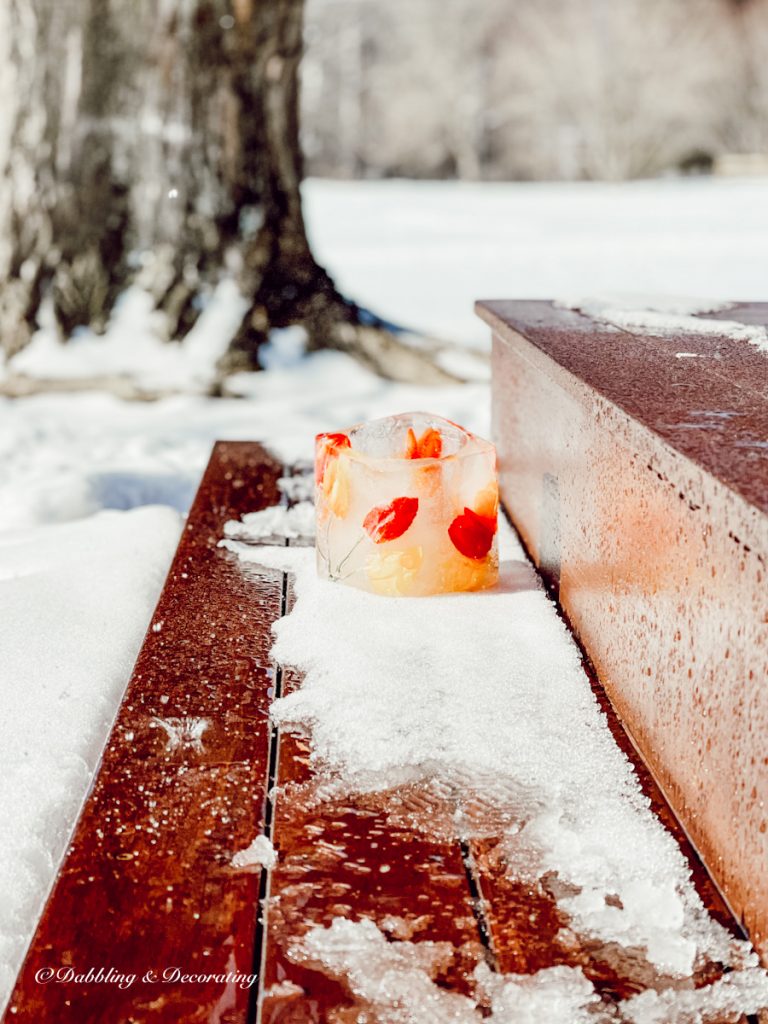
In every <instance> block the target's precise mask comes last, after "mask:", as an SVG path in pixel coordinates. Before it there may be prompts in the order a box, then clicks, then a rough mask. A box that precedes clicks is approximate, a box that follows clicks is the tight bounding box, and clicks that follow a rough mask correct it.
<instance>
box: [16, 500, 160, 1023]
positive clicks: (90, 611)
mask: <svg viewBox="0 0 768 1024" xmlns="http://www.w3.org/2000/svg"><path fill="white" fill-rule="evenodd" d="M178 534H179V516H178V515H177V513H175V512H173V511H171V510H170V509H167V508H144V509H138V510H136V511H133V512H130V513H119V512H101V513H99V514H98V515H96V516H93V517H92V518H89V519H84V520H82V521H80V522H78V523H67V524H62V525H58V526H48V527H43V528H37V529H28V530H24V531H19V532H10V531H8V532H5V533H1V534H0V607H2V615H0V652H1V658H2V660H1V661H0V689H1V691H2V706H3V714H2V716H0V859H1V860H2V865H3V869H2V872H0V1005H1V1004H2V1003H3V1001H4V999H5V997H6V995H7V993H8V991H9V988H10V985H11V983H12V980H13V976H14V974H15V971H16V969H17V968H18V965H19V963H20V961H21V957H22V955H23V952H24V949H25V946H26V943H27V942H28V940H29V937H30V933H31V928H32V926H33V923H34V921H35V920H36V919H37V916H38V914H39V913H40V910H41V908H42V905H43V901H44V899H45V896H46V893H47V891H48V888H49V886H50V884H51V881H52V879H53V876H54V873H55V871H56V868H57V865H58V862H59V858H60V857H61V855H62V853H63V852H64V848H65V846H66V843H67V840H68V837H69V832H70V829H71V827H72V825H73V824H74V820H75V817H76V815H77V812H78V810H79V808H80V805H81V802H82V800H83V798H84V796H85V794H86V791H87V789H88V786H89V784H90V780H91V775H92V772H93V769H94V767H95V765H96V763H97V761H98V758H99V755H100V753H101V748H102V745H103V743H104V738H105V736H106V734H107V732H108V730H109V726H110V725H111V723H112V720H113V718H114V714H115V708H116V706H117V704H118V703H119V701H120V698H121V696H122V693H123V690H124V688H125V684H126V682H127V681H128V677H129V675H130V671H131V668H132V666H133V661H134V659H135V656H136V653H137V651H138V648H139V645H140V643H141V640H142V637H143V634H144V630H145V629H146V626H147V623H148V621H149V617H150V614H151V611H152V608H153V607H154V604H155V601H156V599H157V595H158V592H159V590H160V586H161V584H162V582H163V579H164V577H165V572H166V569H167V567H168V561H169V559H170V555H171V552H172V551H173V548H174V547H175V545H176V542H177V540H178Z"/></svg>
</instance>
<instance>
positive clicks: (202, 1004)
mask: <svg viewBox="0 0 768 1024" xmlns="http://www.w3.org/2000/svg"><path fill="white" fill-rule="evenodd" d="M280 473H281V467H280V466H279V465H278V464H277V463H276V462H275V461H274V460H273V459H271V458H270V457H269V456H268V455H267V454H266V453H265V452H264V451H263V450H261V449H260V448H259V447H258V446H257V445H253V444H239V443H221V444H218V445H216V448H215V449H214V452H213V455H212V457H211V461H210V464H209V466H208V469H207V471H206V473H205V476H204V477H203V480H202V483H201V485H200V490H199V491H198V494H197V497H196V499H195V502H194V505H193V506H192V509H191V511H190V514H189V518H188V520H187V523H186V526H185V529H184V532H183V534H182V538H181V541H180V544H179V548H178V551H177V553H176V556H175V558H174V561H173V564H172V566H171V569H170V572H169V575H168V579H167V582H166V585H165V588H164V590H163V592H162V595H161V597H160V601H159V603H158V606H157V609H156V612H155V615H154V617H153V619H152V625H151V627H150V629H149V631H148V633H147V636H146V640H145V642H144V646H143V647H142V650H141V653H140V655H139V659H138V662H137V664H136V668H135V671H134V674H133V677H132V679H131V681H130V683H129V686H128V689H127V691H126V695H125V698H124V700H123V703H122V705H121V708H120V711H119V713H118V716H117V719H116V721H115V725H114V728H113V730H112V733H111V735H110V738H109V741H108V743H107V747H106V750H105V752H104V756H103V760H102V763H101V767H100V769H99V773H98V776H97V778H96V782H95V785H94V787H93V790H92V792H91V794H90V796H89V797H88V800H87V802H86V804H85V807H84V809H83V813H82V815H81V818H80V821H79V823H78V825H77V828H76V831H75V833H74V837H73V840H72V844H71V846H70V849H69V852H68V854H67V857H66V860H65V862H64V865H63V867H62V869H61V872H60V874H59V877H58V879H57V882H56V885H55V887H54V889H53V892H52V894H51V896H50V899H49V901H48V903H47V906H46V908H45V911H44V913H43V916H42V919H41V921H40V924H39V927H38V929H37V932H36V934H35V936H34V939H33V941H32V945H31V948H30V950H29V953H28V955H27V958H26V961H25V963H24V965H23V968H22V970H21V973H20V975H19V978H18V982H17V985H16V988H15V990H14V992H13V995H12V997H11V1001H10V1004H9V1007H8V1010H7V1012H6V1015H5V1017H4V1020H5V1021H6V1022H11V1021H13V1022H18V1021H29V1022H30V1024H31V1022H34V1024H40V1022H41V1021H44V1020H45V1021H54V1020H55V1021H56V1022H57V1024H68V1022H71V1024H84V1022H102V1021H124V1022H130V1021H142V1022H145V1021H149V1020H151V1021H153V1022H161V1021H169V1022H170V1021H173V1022H178V1021H182V1020H183V1021H185V1022H187V1024H194V1022H197V1021H200V1022H202V1021H206V1022H207V1021H211V1020H216V1021H219V1022H221V1024H239V1022H244V1021H245V1020H246V1016H247V1009H248V999H249V992H248V989H247V988H241V987H239V986H238V985H237V984H233V983H232V982H231V981H225V980H221V978H218V979H217V978H216V977H209V978H208V979H207V980H198V981H194V982H189V983H183V982H180V981H170V982H164V981H163V980H162V973H163V971H165V970H166V969H174V968H176V969H178V970H179V971H180V972H183V973H184V974H188V975H200V974H206V975H209V976H215V975H224V974H226V973H227V972H241V973H243V974H250V973H251V971H252V957H253V936H254V931H255V923H256V906H257V894H258V887H259V871H258V870H255V871H253V870H250V871H236V870H234V869H233V868H232V867H231V866H230V859H231V856H232V853H233V852H234V851H236V850H238V849H241V848H243V847H245V846H247V845H248V844H249V843H250V841H251V840H252V839H253V837H254V836H255V835H256V833H257V832H258V831H259V830H260V829H261V827H262V824H263V817H264V803H265V800H264V797H265V780H266V774H267V758H268V742H269V734H268V724H267V715H268V707H269V703H270V689H271V687H272V685H273V682H274V672H273V669H272V666H271V664H270V661H269V647H270V644H271V639H270V633H269V629H270V626H271V624H272V622H273V621H274V619H276V618H277V617H278V616H279V615H280V614H281V599H282V578H281V575H280V574H277V573H269V572H255V571H249V572H248V574H247V576H246V575H245V574H244V573H243V571H242V570H241V568H240V566H239V565H238V564H237V560H236V559H235V558H234V556H232V555H230V554H229V553H227V552H224V551H223V550H222V549H220V548H218V547H217V543H218V541H219V539H220V537H221V536H222V527H223V524H224V522H225V521H226V520H227V519H230V518H238V517H239V516H240V515H242V514H243V513H244V512H249V511H252V510H254V509H257V508H260V507H265V506H267V505H271V504H274V503H276V502H277V501H278V500H279V497H280V496H279V492H278V489H277V479H278V477H279V476H280ZM99 967H103V968H104V970H105V971H106V970H108V969H109V968H112V969H114V970H115V971H116V972H119V973H121V974H124V975H133V974H135V975H136V980H135V981H134V983H133V984H131V985H130V986H127V987H125V988H120V987H119V986H118V985H117V984H115V983H100V982H98V981H93V982H91V983H88V982H83V981H78V980H72V981H70V982H59V981H56V980H52V981H49V982H48V983H47V984H44V983H42V982H40V981H38V980H36V975H37V972H38V971H40V970H42V969H46V968H50V969H54V970H56V969H59V968H72V969H73V970H74V972H75V973H85V972H87V971H88V969H89V968H94V969H98V968H99ZM149 971H152V972H154V974H155V976H156V978H157V980H155V981H148V980H143V979H145V977H147V972H149Z"/></svg>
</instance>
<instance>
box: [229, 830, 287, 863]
mask: <svg viewBox="0 0 768 1024" xmlns="http://www.w3.org/2000/svg"><path fill="white" fill-rule="evenodd" d="M231 863H232V867H233V868H250V867H256V866H259V867H262V868H273V867H274V866H275V864H277V851H276V850H275V848H274V846H273V845H272V843H271V842H270V841H269V839H268V838H267V837H266V836H256V838H255V839H254V840H253V842H252V843H251V844H250V846H247V847H246V848H245V849H244V850H238V851H237V853H236V854H235V855H234V856H233V857H232V861H231Z"/></svg>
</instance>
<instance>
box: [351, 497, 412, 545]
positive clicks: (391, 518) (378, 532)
mask: <svg viewBox="0 0 768 1024" xmlns="http://www.w3.org/2000/svg"><path fill="white" fill-rule="evenodd" d="M418 511H419V499H418V498H395V500H394V501H391V502H390V503H389V505H377V506H376V508H372V509H371V511H370V512H369V513H368V515H367V516H366V517H365V519H364V520H363V529H364V530H365V531H366V533H368V534H369V535H370V537H371V538H372V540H373V541H374V543H375V544H383V543H384V541H387V540H396V539H397V538H398V537H402V535H403V534H404V533H405V531H406V530H407V529H408V527H409V526H410V525H411V523H412V522H413V520H414V519H415V518H416V513H417V512H418Z"/></svg>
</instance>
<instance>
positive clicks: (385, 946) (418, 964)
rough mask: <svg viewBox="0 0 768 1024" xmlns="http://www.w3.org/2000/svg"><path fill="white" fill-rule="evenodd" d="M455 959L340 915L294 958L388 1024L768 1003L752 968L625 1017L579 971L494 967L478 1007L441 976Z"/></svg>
mask: <svg viewBox="0 0 768 1024" xmlns="http://www.w3.org/2000/svg"><path fill="white" fill-rule="evenodd" d="M453 953H454V950H453V949H452V948H451V946H450V944H449V943H440V942H410V941H400V942H391V941H388V940H387V937H386V936H385V935H384V934H383V933H382V932H380V931H379V929H378V928H377V927H376V925H375V924H374V923H373V922H372V921H368V920H362V921H356V922H353V921H348V920H344V919H343V918H336V919H335V920H334V921H333V923H332V924H331V925H330V926H329V927H327V928H323V927H317V926H316V927H314V928H312V929H311V930H310V931H309V932H308V933H307V935H306V936H304V938H303V939H302V940H301V941H300V942H297V943H296V944H295V945H294V947H293V949H292V951H291V958H292V959H293V960H294V961H295V962H297V963H301V964H304V963H306V964H308V965H310V966H311V967H313V968H314V969H319V970H322V971H324V972H325V973H326V974H329V975H331V976H332V977H334V978H338V979H340V980H342V981H343V982H344V983H345V985H346V987H347V988H348V989H349V990H350V992H351V993H352V995H353V996H354V997H355V998H356V999H357V1000H358V1001H359V1003H360V1004H361V1006H362V1008H364V1009H365V1010H367V1009H370V1010H372V1011H373V1014H374V1016H373V1019H375V1020H376V1021H377V1022H379V1024H414V1022H416V1021H418V1024H482V1022H483V1021H489V1022H491V1024H494V1022H496V1024H540V1022H541V1021H558V1022H562V1024H610V1022H615V1021H616V1020H621V1021H624V1022H625V1024H708V1022H710V1024H715V1022H717V1024H719V1022H720V1021H722V1020H724V1019H733V1020H736V1019H737V1018H738V1019H742V1018H741V1015H742V1014H749V1013H756V1012H758V1011H759V1010H760V1009H761V1008H762V1007H764V1006H765V1005H766V1003H768V979H767V978H766V973H765V972H764V971H762V970H759V969H756V968H746V969H745V970H741V971H737V972H734V973H732V974H727V975H725V976H724V977H723V978H722V979H721V980H719V981H716V982H715V983H714V984H712V985H707V986H705V987H704V988H701V989H674V988H672V989H667V990H665V991H664V992H661V993H658V992H656V991H654V990H652V989H651V990H648V991H647V992H643V993H641V994H640V995H637V996H634V997H631V998H630V999H627V1000H625V1001H624V1002H623V1003H622V1004H620V1012H621V1015H620V1016H619V1017H617V1016H616V1015H615V1014H613V1013H611V1012H610V1011H609V1010H606V1008H605V1007H604V1006H601V1003H600V998H599V996H598V995H597V993H596V992H595V990H594V988H593V986H592V984H591V983H590V982H589V981H588V980H587V979H586V978H585V977H584V975H583V973H582V972H581V970H579V969H578V968H574V967H549V968H544V969H542V970H540V971H538V972H537V973H536V974H533V975H507V976H499V975H496V974H493V973H492V972H491V971H490V970H489V969H488V967H487V966H486V965H485V964H480V965H479V966H478V967H477V968H476V969H475V980H476V982H477V1001H475V1000H473V999H470V998H469V997H468V996H464V995H461V994H459V993H456V992H448V991H446V990H445V989H444V988H442V987H441V986H440V985H438V984H437V983H436V982H435V981H434V980H433V978H434V977H435V975H436V974H437V973H438V971H439V970H440V968H441V966H443V965H444V964H445V963H446V962H447V961H450V959H451V957H452V955H453ZM297 994H299V993H297ZM486 1007H487V1009H485V1008H486ZM726 1014H727V1015H728V1016H727V1017H726V1016H725V1015H726ZM731 1015H732V1016H731ZM359 1019H362V1020H368V1019H369V1018H368V1016H367V1015H364V1014H361V1016H360V1018H359Z"/></svg>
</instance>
